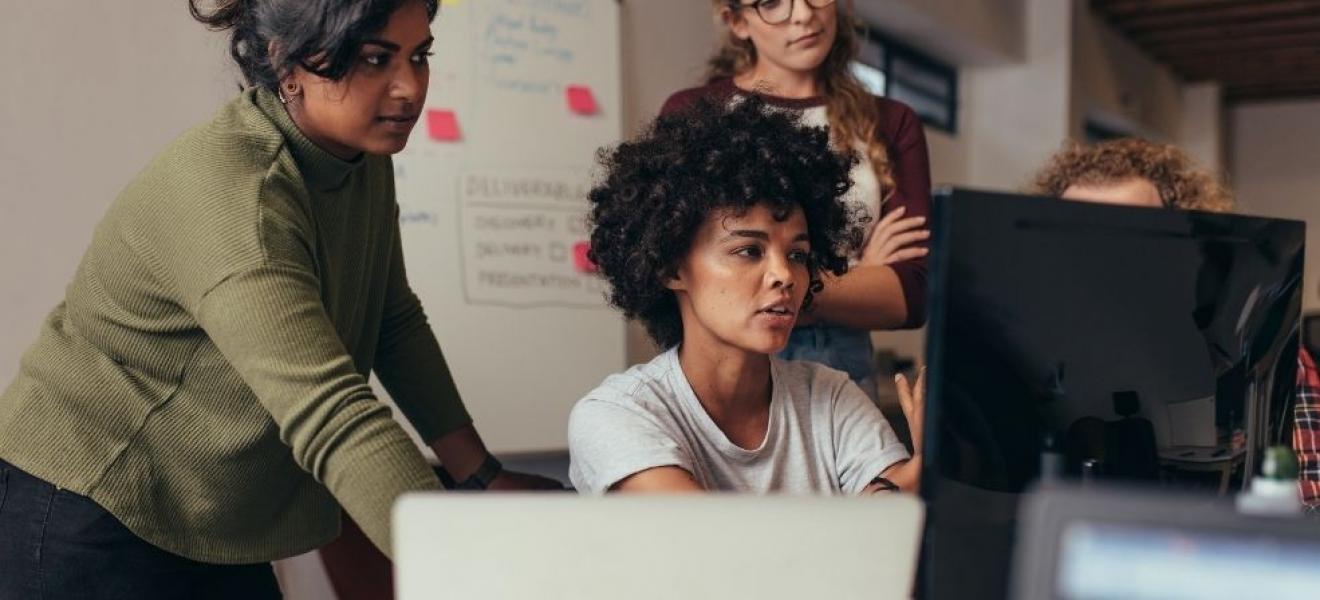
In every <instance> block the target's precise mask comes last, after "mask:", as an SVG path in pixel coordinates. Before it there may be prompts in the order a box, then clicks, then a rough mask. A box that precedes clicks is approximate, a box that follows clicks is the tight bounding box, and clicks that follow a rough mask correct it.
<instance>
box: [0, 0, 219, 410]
mask: <svg viewBox="0 0 1320 600" xmlns="http://www.w3.org/2000/svg"><path fill="white" fill-rule="evenodd" d="M127 6H128V5H127V4H125V3H123V2H114V1H111V0H95V1H89V2H11V3H7V5H6V7H5V15H4V18H3V19H0V77H3V79H4V81H5V93H4V94H2V95H0V132H3V133H2V134H0V257H3V260H0V282H3V283H0V306H3V307H4V310H3V311H0V382H3V383H0V385H5V384H7V383H8V381H9V380H10V379H11V378H12V377H13V375H14V374H15V373H16V372H17V370H18V361H19V357H20V355H21V354H22V352H23V351H24V350H25V349H26V348H27V345H28V344H29V343H30V342H31V341H32V340H34V339H35V338H36V333H37V329H38V326H39V325H40V323H41V320H42V319H43V318H44V317H45V316H46V314H47V313H48V312H49V311H50V310H51V308H53V307H54V306H55V304H56V303H57V302H58V301H59V300H60V299H61V298H62V297H63V294H64V286H65V285H66V284H67V283H68V282H69V280H70V279H71V277H72V275H73V272H74V269H75V268H76V267H77V264H78V260H79V259H80V258H81V256H82V252H83V250H84V248H86V246H87V242H88V241H89V240H90V239H91V232H92V228H93V227H94V226H95V225H96V223H97V221H98V220H99V219H100V217H101V213H102V212H103V211H104V210H105V208H106V207H107V206H109V204H110V202H111V201H112V200H114V197H115V195H116V194H117V193H118V192H119V190H120V188H122V187H123V186H124V185H125V184H126V183H128V181H129V180H130V179H132V178H133V176H134V175H135V174H136V173H137V172H138V170H140V169H141V168H142V167H143V166H144V165H146V163H147V161H148V160H149V159H150V158H151V157H152V156H153V155H154V154H155V153H156V152H157V151H159V150H160V148H162V147H163V146H164V145H165V144H166V143H168V142H169V141H170V140H171V139H173V138H174V137H175V136H177V135H178V134H180V133H181V132H183V131H184V130H186V129H187V128H188V127H191V126H192V125H194V124H196V123H198V122H200V121H202V120H204V119H205V118H206V117H207V116H208V115H210V114H211V113H212V112H213V111H214V110H215V109H216V108H217V107H219V106H220V104H221V103H223V102H224V101H225V100H226V99H227V98H228V97H230V96H232V95H233V94H234V93H235V91H236V90H237V89H238V88H237V80H238V75H237V73H236V70H234V69H231V68H230V67H229V66H228V59H227V54H226V46H225V40H224V38H223V37H222V36H220V35H218V34H214V33H209V32H207V31H206V30H205V28H203V27H202V26H201V25H200V24H198V23H196V22H194V21H193V20H192V18H191V17H190V16H189V14H188V7H187V4H186V3H185V2H181V1H179V0H137V1H135V2H134V3H133V5H132V6H133V9H132V10H128V9H127V8H126V7H127ZM38 199H39V200H38Z"/></svg>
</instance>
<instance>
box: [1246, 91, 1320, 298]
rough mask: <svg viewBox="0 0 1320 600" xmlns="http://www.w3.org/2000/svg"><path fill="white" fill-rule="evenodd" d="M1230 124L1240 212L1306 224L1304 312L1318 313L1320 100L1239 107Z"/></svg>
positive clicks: (1319, 266) (1319, 272)
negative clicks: (1318, 147)
mask: <svg viewBox="0 0 1320 600" xmlns="http://www.w3.org/2000/svg"><path fill="white" fill-rule="evenodd" d="M1230 123H1231V125H1230V132H1231V133H1230V136H1231V138H1232V142H1231V145H1230V155H1231V159H1230V161H1231V169H1232V174H1233V176H1232V182H1233V184H1234V187H1235V188H1236V191H1237V197H1238V203H1239V207H1240V210H1241V212H1244V213H1248V214H1255V215H1263V216H1271V217H1282V218H1288V219H1297V220H1301V221H1305V222H1306V225H1307V231H1306V283H1305V286H1304V287H1303V291H1302V310H1303V311H1304V312H1312V311H1320V293H1318V292H1317V285H1320V279H1317V277H1318V276H1320V149H1317V147H1316V140H1320V100H1309V101H1292V102H1273V103H1267V104H1248V105H1244V106H1240V107H1238V108H1235V109H1232V110H1231V111H1230Z"/></svg>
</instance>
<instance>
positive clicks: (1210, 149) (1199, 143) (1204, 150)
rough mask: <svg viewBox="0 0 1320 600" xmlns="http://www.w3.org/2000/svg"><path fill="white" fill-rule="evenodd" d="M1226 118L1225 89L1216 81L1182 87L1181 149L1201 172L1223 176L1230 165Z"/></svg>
mask: <svg viewBox="0 0 1320 600" xmlns="http://www.w3.org/2000/svg"><path fill="white" fill-rule="evenodd" d="M1225 118H1226V115H1225V114H1224V96H1223V86H1221V85H1220V84H1219V83H1217V82H1213V81H1207V82H1202V83H1189V84H1185V85H1183V89H1182V123H1181V124H1180V125H1179V132H1180V134H1179V136H1178V145H1179V146H1180V147H1182V149H1183V150H1185V151H1186V152H1187V154H1188V155H1190V156H1191V157H1192V159H1193V160H1195V161H1196V162H1197V163H1198V164H1200V165H1201V167H1202V168H1205V169H1206V170H1208V171H1210V172H1214V173H1220V172H1222V171H1223V170H1224V168H1225V166H1226V163H1227V159H1226V158H1225V156H1226V153H1227V152H1228V147H1227V146H1226V145H1225V143H1224V139H1225V137H1226V136H1225V135H1224V130H1225V129H1227V127H1228V124H1227V123H1226V122H1225Z"/></svg>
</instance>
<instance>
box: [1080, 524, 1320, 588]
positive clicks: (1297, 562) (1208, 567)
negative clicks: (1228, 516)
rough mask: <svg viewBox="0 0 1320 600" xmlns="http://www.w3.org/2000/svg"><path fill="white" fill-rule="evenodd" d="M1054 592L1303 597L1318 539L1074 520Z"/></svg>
mask: <svg viewBox="0 0 1320 600" xmlns="http://www.w3.org/2000/svg"><path fill="white" fill-rule="evenodd" d="M1059 550H1060V553H1059V570H1058V578H1057V580H1056V581H1055V585H1054V589H1055V594H1054V595H1055V596H1056V597H1058V598H1066V599H1068V600H1107V599H1111V598H1112V599H1115V600H1118V599H1123V600H1146V599H1150V600H1154V599H1157V598H1158V599H1160V600H1178V599H1182V598H1186V599H1187V600H1193V599H1195V600H1213V599H1215V598H1224V599H1230V598H1232V599H1238V598H1307V597H1311V596H1312V595H1314V594H1315V593H1316V590H1320V568H1317V565H1320V542H1317V541H1313V540H1311V541H1308V540H1300V539H1282V538H1279V537H1277V536H1264V535H1262V536H1249V535H1243V534H1240V533H1234V534H1230V533H1226V532H1212V531H1196V530H1189V529H1186V528H1178V529H1175V528H1159V527H1145V526H1142V527H1139V526H1135V525H1133V524H1120V523H1105V522H1089V521H1078V522H1074V523H1070V524H1069V525H1067V526H1066V527H1065V528H1064V531H1063V539H1062V540H1061V544H1060V548H1059Z"/></svg>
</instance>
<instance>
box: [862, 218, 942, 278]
mask: <svg viewBox="0 0 1320 600" xmlns="http://www.w3.org/2000/svg"><path fill="white" fill-rule="evenodd" d="M905 212H907V211H906V209H905V208H903V207H901V206H900V207H898V208H896V209H894V210H892V211H890V212H889V214H887V215H885V216H884V218H882V219H880V222H879V223H876V225H875V231H873V232H871V239H870V240H868V241H867V242H866V247H865V248H862V254H861V257H860V259H859V260H858V261H857V264H859V265H864V266H885V265H892V264H894V263H896V262H903V261H905V260H911V259H914V258H921V257H923V256H925V255H926V254H927V253H928V252H929V250H927V249H926V247H925V246H924V245H918V244H921V243H923V242H925V241H926V240H927V239H929V238H930V230H929V229H922V228H921V227H922V226H923V225H925V224H926V219H925V218H924V217H911V218H908V219H904V218H902V217H903V214H904V213H905Z"/></svg>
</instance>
